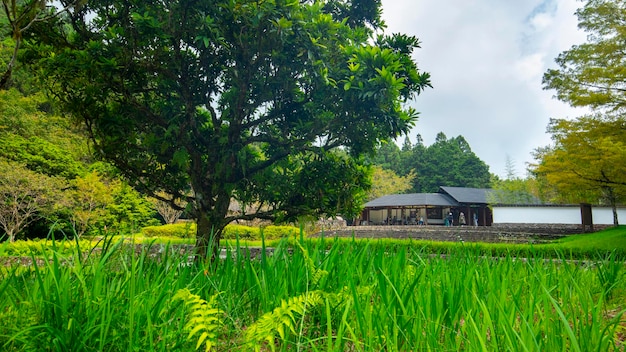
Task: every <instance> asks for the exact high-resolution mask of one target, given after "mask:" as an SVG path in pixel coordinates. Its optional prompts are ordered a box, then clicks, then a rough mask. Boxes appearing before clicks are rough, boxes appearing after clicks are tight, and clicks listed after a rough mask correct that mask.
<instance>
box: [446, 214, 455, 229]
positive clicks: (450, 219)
mask: <svg viewBox="0 0 626 352" xmlns="http://www.w3.org/2000/svg"><path fill="white" fill-rule="evenodd" d="M453 219H454V218H453V217H452V213H450V214H448V216H447V217H446V226H452V221H453Z"/></svg>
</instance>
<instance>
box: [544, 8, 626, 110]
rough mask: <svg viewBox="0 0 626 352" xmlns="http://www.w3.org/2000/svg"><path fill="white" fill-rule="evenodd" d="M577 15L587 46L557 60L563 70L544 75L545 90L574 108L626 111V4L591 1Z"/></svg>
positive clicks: (574, 49)
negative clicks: (554, 92)
mask: <svg viewBox="0 0 626 352" xmlns="http://www.w3.org/2000/svg"><path fill="white" fill-rule="evenodd" d="M576 15H577V16H578V27H579V28H580V29H582V30H584V31H585V32H586V33H587V42H586V43H583V44H580V45H574V46H572V47H571V48H570V49H569V50H567V51H564V52H563V53H561V54H560V55H559V56H558V57H557V58H556V63H557V64H558V66H559V67H558V68H557V69H550V70H548V71H547V72H546V73H545V74H544V76H543V83H544V88H545V89H554V90H555V91H556V97H557V98H558V99H559V100H562V101H564V102H567V103H569V104H571V105H572V106H586V107H590V108H592V109H609V110H616V109H621V108H624V107H626V56H625V55H624V43H625V42H626V31H624V26H626V1H623V0H589V1H587V3H586V4H585V6H584V7H582V8H580V9H579V10H578V11H576Z"/></svg>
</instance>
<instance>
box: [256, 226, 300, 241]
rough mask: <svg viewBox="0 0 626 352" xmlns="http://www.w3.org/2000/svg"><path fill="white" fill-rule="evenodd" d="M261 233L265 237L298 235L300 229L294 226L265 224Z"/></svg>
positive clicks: (275, 237) (274, 237)
mask: <svg viewBox="0 0 626 352" xmlns="http://www.w3.org/2000/svg"><path fill="white" fill-rule="evenodd" d="M263 235H264V236H265V238H266V239H270V240H272V239H277V238H283V237H294V236H298V235H300V229H299V228H297V227H295V226H266V227H263Z"/></svg>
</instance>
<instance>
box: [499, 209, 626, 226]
mask: <svg viewBox="0 0 626 352" xmlns="http://www.w3.org/2000/svg"><path fill="white" fill-rule="evenodd" d="M492 211H493V222H494V223H496V224H497V223H501V224H503V223H512V224H524V223H530V224H581V223H582V220H581V215H580V207H542V206H533V207H523V206H520V207H507V206H493V207H492ZM591 213H592V217H593V223H594V224H598V225H613V211H612V210H611V208H610V207H592V209H591ZM617 216H618V220H619V222H620V223H623V222H626V208H618V209H617Z"/></svg>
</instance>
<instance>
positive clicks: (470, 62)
mask: <svg viewBox="0 0 626 352" xmlns="http://www.w3.org/2000/svg"><path fill="white" fill-rule="evenodd" d="M382 4H383V18H384V19H385V21H386V23H387V27H388V28H387V30H386V32H387V33H396V32H402V33H406V34H410V35H414V36H416V37H418V38H419V39H420V40H421V42H422V48H421V49H418V50H417V51H416V52H415V55H414V56H415V59H416V60H417V62H418V65H419V67H420V69H421V70H424V71H427V72H430V74H431V79H432V84H433V89H427V90H426V91H425V92H423V93H422V94H421V95H420V96H418V97H417V98H416V99H415V101H414V102H412V105H413V106H414V107H415V108H416V109H417V110H418V111H419V112H420V119H419V121H418V123H417V125H416V127H415V128H414V129H413V131H412V133H411V141H412V142H415V139H416V138H415V136H416V135H417V134H418V133H419V134H420V135H421V136H422V138H423V140H424V143H425V144H426V145H430V144H432V143H433V142H434V140H435V137H436V135H437V133H439V132H443V133H445V135H446V136H447V137H448V138H451V137H456V136H459V135H461V136H463V137H465V139H466V140H467V141H468V143H469V145H470V147H471V148H472V151H473V152H474V153H475V154H476V155H477V156H478V157H479V158H480V159H481V160H483V161H484V162H485V163H486V164H487V165H488V166H489V170H490V171H491V172H492V173H494V174H497V175H500V176H501V177H505V176H506V167H505V165H506V159H507V157H508V158H509V159H510V160H511V161H512V162H513V165H514V168H515V171H516V174H517V176H519V177H525V176H526V163H527V162H532V161H533V158H532V155H531V152H532V151H533V150H534V149H536V148H537V147H541V146H546V145H548V144H550V136H549V135H548V134H546V133H545V131H546V127H547V124H548V121H549V119H550V118H551V117H554V118H573V117H576V116H579V115H582V112H581V111H580V110H575V109H573V108H571V107H569V106H568V105H566V104H565V103H562V102H560V101H558V100H556V99H554V98H553V96H554V94H555V92H554V91H545V90H543V89H542V84H541V79H542V76H543V73H544V72H545V71H546V70H547V69H548V68H556V64H555V63H554V59H555V58H556V57H557V55H558V54H559V53H560V52H562V51H564V50H567V49H569V48H570V47H571V46H572V45H573V44H579V43H582V42H584V41H585V34H584V33H583V32H581V31H579V30H578V29H577V23H578V22H577V18H576V16H575V15H574V12H575V11H576V9H577V8H578V7H581V6H582V5H583V3H582V2H580V1H576V0H382ZM398 142H399V143H400V145H401V143H402V142H403V139H402V140H400V141H398Z"/></svg>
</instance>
